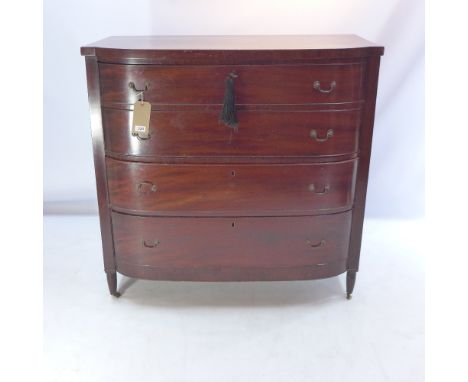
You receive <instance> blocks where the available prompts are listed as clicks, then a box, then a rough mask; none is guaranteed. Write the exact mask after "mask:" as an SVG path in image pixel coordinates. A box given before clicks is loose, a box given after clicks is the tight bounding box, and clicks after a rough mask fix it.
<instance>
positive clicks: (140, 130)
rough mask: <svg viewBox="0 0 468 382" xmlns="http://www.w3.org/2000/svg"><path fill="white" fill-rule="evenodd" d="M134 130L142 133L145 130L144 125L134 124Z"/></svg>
mask: <svg viewBox="0 0 468 382" xmlns="http://www.w3.org/2000/svg"><path fill="white" fill-rule="evenodd" d="M135 132H136V133H144V132H146V126H141V125H135Z"/></svg>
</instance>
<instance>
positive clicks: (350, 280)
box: [346, 270, 356, 300]
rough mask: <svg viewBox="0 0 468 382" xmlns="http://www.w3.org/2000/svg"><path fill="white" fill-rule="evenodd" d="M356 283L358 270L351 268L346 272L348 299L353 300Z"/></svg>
mask: <svg viewBox="0 0 468 382" xmlns="http://www.w3.org/2000/svg"><path fill="white" fill-rule="evenodd" d="M355 283H356V271H354V270H350V271H348V272H347V273H346V298H347V299H348V300H351V297H352V293H353V289H354V284H355Z"/></svg>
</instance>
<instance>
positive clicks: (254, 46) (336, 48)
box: [81, 35, 384, 64]
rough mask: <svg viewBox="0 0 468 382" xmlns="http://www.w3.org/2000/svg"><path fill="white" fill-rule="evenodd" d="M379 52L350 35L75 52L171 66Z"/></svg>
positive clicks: (139, 41)
mask: <svg viewBox="0 0 468 382" xmlns="http://www.w3.org/2000/svg"><path fill="white" fill-rule="evenodd" d="M383 50H384V48H383V47H382V46H379V45H376V44H374V43H372V42H370V41H367V40H365V39H363V38H361V37H359V36H356V35H244V36H112V37H108V38H105V39H103V40H100V41H96V42H94V43H92V44H89V45H85V46H83V47H81V54H82V55H83V56H96V57H97V58H98V60H99V61H103V62H122V63H143V64H144V63H156V64H157V63H162V64H164V63H168V64H170V63H175V64H177V63H187V60H189V59H191V60H195V61H194V62H193V63H197V62H196V61H197V60H200V61H201V62H200V63H204V62H206V61H207V60H210V61H218V62H220V63H230V62H232V63H236V62H240V61H246V62H249V61H253V62H256V61H265V62H268V61H281V60H285V59H290V60H296V61H301V60H310V59H339V58H359V57H368V56H380V55H382V54H383ZM188 53H190V54H188ZM188 56H190V58H188ZM179 61H180V62H179ZM188 63H190V62H188Z"/></svg>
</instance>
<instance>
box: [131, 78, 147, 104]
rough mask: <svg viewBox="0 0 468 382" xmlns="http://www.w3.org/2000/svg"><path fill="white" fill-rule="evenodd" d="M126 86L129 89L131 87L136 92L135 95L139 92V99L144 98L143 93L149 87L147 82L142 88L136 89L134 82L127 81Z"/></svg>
mask: <svg viewBox="0 0 468 382" xmlns="http://www.w3.org/2000/svg"><path fill="white" fill-rule="evenodd" d="M128 87H129V88H130V89H132V90H133V91H134V92H135V93H137V94H136V95H137V97H138V96H139V95H140V94H141V97H140V98H139V101H143V99H144V95H145V91H147V90H148V89H149V84H147V83H146V84H145V88H144V89H137V87H136V85H135V83H134V82H129V83H128Z"/></svg>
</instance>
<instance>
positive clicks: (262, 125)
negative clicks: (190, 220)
mask: <svg viewBox="0 0 468 382" xmlns="http://www.w3.org/2000/svg"><path fill="white" fill-rule="evenodd" d="M132 114H133V113H132V112H131V111H128V110H118V109H104V110H103V113H102V116H103V125H104V135H105V145H106V150H107V152H108V153H111V154H112V155H133V156H146V157H187V156H198V157H200V156H204V157H220V156H236V157H258V156H276V157H278V156H279V157H281V156H322V155H341V154H350V153H355V152H357V150H358V135H359V123H360V110H342V111H310V112H267V111H255V112H254V111H240V112H238V120H239V128H238V131H237V132H233V131H232V129H230V128H229V127H227V126H225V125H224V124H222V123H220V122H219V113H218V112H216V111H211V112H210V111H185V112H184V111H158V112H153V113H152V115H151V122H150V138H149V139H146V140H141V139H139V138H138V137H135V136H132V134H131V130H132Z"/></svg>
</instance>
